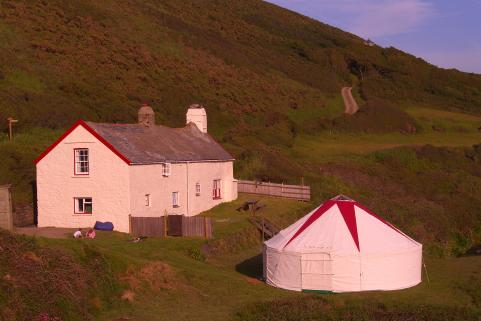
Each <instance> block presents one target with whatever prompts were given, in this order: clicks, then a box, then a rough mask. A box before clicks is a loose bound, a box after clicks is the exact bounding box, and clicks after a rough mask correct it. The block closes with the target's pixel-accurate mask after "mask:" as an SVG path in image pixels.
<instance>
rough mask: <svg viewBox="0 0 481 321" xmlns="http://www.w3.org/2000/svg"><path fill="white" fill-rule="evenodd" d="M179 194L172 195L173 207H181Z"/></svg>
mask: <svg viewBox="0 0 481 321" xmlns="http://www.w3.org/2000/svg"><path fill="white" fill-rule="evenodd" d="M179 206H180V205H179V192H173V193H172V207H179Z"/></svg>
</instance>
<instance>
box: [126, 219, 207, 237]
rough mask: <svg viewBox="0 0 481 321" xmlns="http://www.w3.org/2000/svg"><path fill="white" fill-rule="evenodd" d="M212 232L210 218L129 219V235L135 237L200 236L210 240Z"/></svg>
mask: <svg viewBox="0 0 481 321" xmlns="http://www.w3.org/2000/svg"><path fill="white" fill-rule="evenodd" d="M178 218H181V220H178ZM177 222H179V223H177ZM212 232H213V229H212V219H211V218H210V217H199V216H193V217H187V216H183V215H182V216H180V215H169V216H159V217H138V216H131V217H130V234H132V235H135V236H159V237H165V236H186V237H194V236H200V237H205V238H211V237H212V234H213V233H212Z"/></svg>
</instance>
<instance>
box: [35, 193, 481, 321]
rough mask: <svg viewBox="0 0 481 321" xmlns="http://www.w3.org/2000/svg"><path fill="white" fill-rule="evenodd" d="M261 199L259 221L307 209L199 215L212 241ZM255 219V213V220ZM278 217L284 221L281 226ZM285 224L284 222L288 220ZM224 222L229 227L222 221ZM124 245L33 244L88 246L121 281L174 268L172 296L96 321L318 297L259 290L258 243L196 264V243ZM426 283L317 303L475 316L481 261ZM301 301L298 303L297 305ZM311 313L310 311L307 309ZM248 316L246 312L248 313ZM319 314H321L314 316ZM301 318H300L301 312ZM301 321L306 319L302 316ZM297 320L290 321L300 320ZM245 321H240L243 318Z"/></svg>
mask: <svg viewBox="0 0 481 321" xmlns="http://www.w3.org/2000/svg"><path fill="white" fill-rule="evenodd" d="M251 198H259V199H260V201H261V202H262V203H263V204H267V207H266V208H264V209H263V210H262V211H263V215H265V216H266V217H270V218H271V219H273V220H275V219H279V221H282V222H287V221H291V222H292V221H293V220H295V219H296V217H297V215H296V214H293V211H294V212H295V211H298V213H300V212H304V211H306V210H307V208H308V207H309V204H305V203H300V202H296V201H287V200H281V199H276V198H266V197H257V196H253V195H248V196H242V198H241V199H240V200H239V201H237V202H233V203H230V204H223V205H221V206H219V207H216V208H214V209H213V210H211V211H208V212H207V213H205V214H204V215H207V216H212V217H213V218H214V224H215V225H214V227H215V235H216V239H219V238H228V237H229V236H232V235H235V234H236V233H238V232H239V231H240V229H241V228H248V227H249V225H248V224H247V223H246V216H247V214H246V213H245V214H240V213H238V212H236V211H235V208H236V207H237V205H238V204H239V203H241V202H242V201H244V200H245V199H251ZM259 213H260V212H259ZM283 217H284V218H283ZM286 217H289V219H286ZM225 219H228V221H225ZM128 239H129V237H128V236H127V235H125V234H121V233H107V232H104V233H102V232H100V233H99V234H98V237H97V239H95V240H93V241H91V240H80V241H79V240H73V239H68V240H53V239H43V238H39V239H38V242H40V244H41V245H42V246H48V247H53V248H56V247H59V248H67V249H70V250H71V251H73V252H79V251H82V244H85V243H87V244H89V246H92V247H93V248H94V249H95V250H96V251H99V252H101V253H103V254H104V255H105V257H106V258H107V259H108V262H109V264H111V267H112V269H113V270H114V271H115V272H116V273H118V274H119V275H122V273H123V271H125V270H126V269H127V268H128V267H129V266H133V267H135V268H136V269H140V268H141V267H142V266H146V265H148V264H149V263H151V262H156V261H159V260H160V261H162V262H165V263H168V264H169V265H170V266H172V268H173V270H174V271H175V279H176V280H170V282H172V284H173V287H172V288H171V289H161V290H158V291H155V290H149V289H148V288H147V287H146V288H144V289H143V290H140V291H138V292H137V293H136V296H135V299H134V301H133V302H132V303H126V302H124V303H120V302H119V301H115V302H114V303H112V306H110V308H106V309H102V311H101V312H96V313H97V314H96V315H97V316H96V320H106V321H107V320H112V318H116V317H121V316H128V317H132V318H134V319H136V320H137V319H139V320H145V321H150V320H172V318H173V317H175V319H177V320H229V319H234V318H235V316H236V314H237V313H240V314H239V315H241V316H242V315H245V311H249V310H248V309H249V307H250V306H251V305H253V304H257V305H263V306H264V307H265V306H266V305H272V308H273V309H274V308H275V306H276V304H274V303H270V302H271V301H274V302H276V301H277V300H296V299H297V298H299V299H301V300H309V299H310V298H312V297H318V296H317V295H312V294H306V293H297V292H291V291H285V290H281V289H276V288H273V287H270V286H267V285H265V284H264V283H262V282H252V281H250V280H251V279H252V278H256V277H259V276H260V273H261V271H262V270H261V264H262V261H261V259H260V257H259V253H260V243H257V245H253V246H250V247H249V248H245V249H243V250H241V251H238V252H236V253H231V254H229V253H224V254H221V255H218V256H214V257H209V258H208V259H207V260H206V261H198V260H195V259H192V258H191V257H190V256H189V249H190V248H192V247H199V246H202V245H203V244H205V243H206V241H204V240H201V239H189V238H166V239H160V238H148V239H147V240H146V241H145V242H141V243H130V242H128ZM426 264H427V269H428V272H429V277H430V282H429V283H428V282H427V281H426V278H425V275H424V272H423V279H424V282H423V283H422V284H420V285H418V286H416V287H414V288H411V289H406V290H401V291H390V292H376V291H375V292H366V293H348V294H337V295H322V296H320V297H322V298H323V299H325V300H327V302H328V304H329V305H331V306H334V307H335V306H339V307H341V306H346V305H347V306H356V305H359V306H361V307H364V306H369V304H370V303H371V302H377V303H376V304H384V305H386V306H394V307H396V306H398V305H402V306H403V307H404V308H406V307H407V309H408V310H410V311H416V309H418V307H421V306H431V305H433V306H437V305H439V306H443V307H444V308H446V307H453V308H455V307H457V308H464V309H477V308H479V306H477V305H476V304H477V303H473V302H474V301H473V298H472V297H471V294H470V293H471V292H470V289H469V287H468V286H467V283H468V282H469V280H470V278H471V277H472V276H473V275H476V273H478V272H479V269H480V268H481V258H480V257H469V258H459V259H456V258H448V259H434V258H427V259H426ZM303 298H304V299H303ZM312 308H315V306H314V307H312ZM246 309H247V310H246ZM320 311H321V312H322V309H321V310H320ZM305 312H306V311H305ZM306 313H307V312H306ZM301 317H302V315H297V316H296V320H301ZM244 319H245V318H244ZM253 320H257V319H253ZM290 320H291V319H290Z"/></svg>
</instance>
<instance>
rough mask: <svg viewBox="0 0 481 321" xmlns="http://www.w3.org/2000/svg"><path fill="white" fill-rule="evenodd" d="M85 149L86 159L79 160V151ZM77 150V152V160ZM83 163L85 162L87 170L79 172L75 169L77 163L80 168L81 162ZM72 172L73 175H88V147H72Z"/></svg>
mask: <svg viewBox="0 0 481 321" xmlns="http://www.w3.org/2000/svg"><path fill="white" fill-rule="evenodd" d="M85 150H86V151H87V160H86V161H82V160H80V151H85ZM77 152H78V153H79V155H78V156H79V160H78V161H77ZM82 162H83V163H85V162H86V163H87V171H86V172H79V171H77V163H79V167H80V168H81V166H82V165H81V164H82ZM73 173H74V175H75V176H88V175H90V150H89V149H88V148H84V147H82V148H74V149H73Z"/></svg>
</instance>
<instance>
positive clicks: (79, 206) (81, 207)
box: [74, 197, 92, 214]
mask: <svg viewBox="0 0 481 321" xmlns="http://www.w3.org/2000/svg"><path fill="white" fill-rule="evenodd" d="M74 200H75V211H74V213H75V214H92V198H91V197H76V198H75V199H74Z"/></svg>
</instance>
